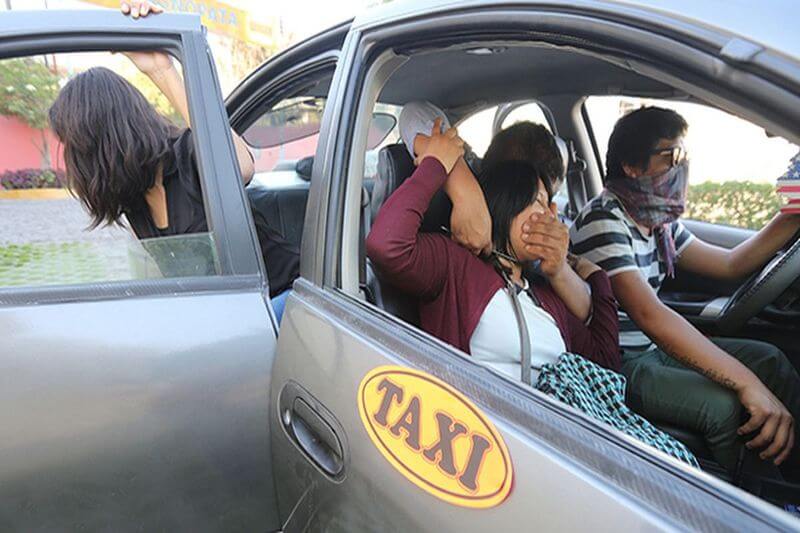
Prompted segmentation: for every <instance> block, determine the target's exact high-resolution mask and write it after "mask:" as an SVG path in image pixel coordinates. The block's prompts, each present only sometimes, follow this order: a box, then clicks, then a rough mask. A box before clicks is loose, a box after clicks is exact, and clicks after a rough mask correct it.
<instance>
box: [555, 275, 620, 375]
mask: <svg viewBox="0 0 800 533" xmlns="http://www.w3.org/2000/svg"><path fill="white" fill-rule="evenodd" d="M586 281H587V282H588V283H589V286H590V287H591V289H592V297H591V298H592V318H591V320H590V321H589V323H588V324H585V323H584V322H583V321H581V320H580V319H579V318H578V317H576V316H575V315H573V314H571V313H569V314H568V317H569V318H568V320H567V327H568V328H569V331H568V332H567V335H568V336H569V339H570V343H569V349H570V350H571V351H573V352H575V353H577V354H580V355H583V356H584V357H586V358H588V359H590V360H592V361H594V362H595V363H597V364H599V365H601V366H604V367H606V368H608V369H611V370H614V371H616V372H619V369H620V366H621V364H622V361H621V352H620V347H619V319H618V317H617V301H616V300H615V299H614V292H613V291H612V290H611V283H610V282H609V280H608V276H607V275H606V273H605V272H603V271H602V270H600V269H597V270H593V273H591V274H590V275H589V276H588V278H587V279H586Z"/></svg>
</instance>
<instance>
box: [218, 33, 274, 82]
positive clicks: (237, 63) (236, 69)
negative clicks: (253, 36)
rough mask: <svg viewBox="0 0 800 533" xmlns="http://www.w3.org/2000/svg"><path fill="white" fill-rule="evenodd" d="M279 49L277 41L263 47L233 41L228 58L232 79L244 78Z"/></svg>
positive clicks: (236, 40)
mask: <svg viewBox="0 0 800 533" xmlns="http://www.w3.org/2000/svg"><path fill="white" fill-rule="evenodd" d="M281 48H282V46H281V45H280V44H279V43H277V41H276V42H274V43H273V44H272V45H270V46H265V45H261V44H256V43H250V42H245V41H240V40H238V39H235V40H234V41H233V43H232V45H231V58H230V59H231V68H232V69H233V75H234V77H235V78H236V79H237V80H238V79H242V78H244V77H245V76H247V75H248V74H250V73H251V72H252V71H254V70H255V69H256V67H258V66H259V65H261V64H262V63H263V62H264V61H266V60H267V59H269V58H270V57H271V56H273V55H274V54H276V53H277V52H278V50H280V49H281ZM218 59H221V58H218Z"/></svg>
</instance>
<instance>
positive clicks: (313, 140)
mask: <svg viewBox="0 0 800 533" xmlns="http://www.w3.org/2000/svg"><path fill="white" fill-rule="evenodd" d="M318 141H319V134H318V133H317V134H314V135H311V136H309V137H306V138H304V139H299V140H297V141H294V142H290V143H286V144H283V145H281V146H275V147H274V148H267V149H264V150H253V157H254V159H255V161H256V172H269V171H270V170H272V169H273V168H275V165H276V164H278V162H279V161H284V160H286V159H302V158H304V157H308V156H310V155H314V153H315V152H316V151H317V142H318Z"/></svg>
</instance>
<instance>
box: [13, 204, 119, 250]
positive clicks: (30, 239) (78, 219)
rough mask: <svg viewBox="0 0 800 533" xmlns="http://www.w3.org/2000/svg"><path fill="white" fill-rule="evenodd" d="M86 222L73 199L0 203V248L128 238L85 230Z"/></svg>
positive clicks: (112, 230) (104, 230)
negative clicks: (17, 245)
mask: <svg viewBox="0 0 800 533" xmlns="http://www.w3.org/2000/svg"><path fill="white" fill-rule="evenodd" d="M89 222H90V219H89V216H88V215H87V214H86V212H85V211H84V210H83V208H81V206H80V204H79V203H78V201H77V200H73V199H65V200H0V246H3V245H6V244H27V243H34V242H51V243H52V242H75V241H82V242H94V243H98V242H104V241H118V240H120V239H132V238H133V237H131V236H130V234H129V233H128V232H127V231H126V230H124V229H122V228H117V227H110V228H98V229H94V230H90V231H87V230H86V227H87V226H88V225H89Z"/></svg>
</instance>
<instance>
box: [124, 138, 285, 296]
mask: <svg viewBox="0 0 800 533" xmlns="http://www.w3.org/2000/svg"><path fill="white" fill-rule="evenodd" d="M171 141H172V142H171V145H172V150H171V151H170V153H169V154H168V156H167V159H166V161H165V162H164V166H163V181H164V190H165V191H166V196H167V215H168V219H169V224H168V226H167V227H166V228H159V227H157V226H156V224H155V222H154V221H153V217H152V215H151V214H150V209H149V208H148V206H147V203H146V202H145V200H144V198H142V201H141V204H140V205H138V206H134V207H132V208H130V209H128V210H127V211H126V212H125V215H126V217H127V219H128V222H129V224H130V225H131V228H132V229H133V231H134V233H136V236H137V237H138V238H139V239H150V238H153V237H168V236H173V235H187V234H192V233H205V232H207V231H208V224H207V222H206V214H205V208H204V206H203V193H202V190H201V188H200V179H199V173H198V171H197V161H196V159H195V154H194V142H193V139H192V132H191V130H189V129H186V130H184V131H183V132H181V133H180V134H179V135H178V136H177V137H175V138H173V139H171ZM250 209H251V211H252V213H253V221H254V222H255V226H256V234H257V235H258V242H259V245H260V246H261V254H262V255H263V257H264V264H265V265H266V267H267V275H268V277H269V292H270V296H275V295H277V294H280V293H281V292H283V291H285V290H286V289H289V288H291V286H292V282H293V281H294V280H295V278H297V277H298V276H299V275H300V251H299V250H298V249H297V248H296V247H295V246H294V245H292V244H291V243H290V242H288V241H287V240H286V239H285V238H284V237H283V235H281V234H280V233H279V232H278V231H276V230H275V229H273V228H271V227H270V226H269V224H268V223H267V220H266V218H265V217H264V215H262V214H261V213H259V212H258V211H257V210H255V209H253V206H252V204H251V205H250ZM172 255H173V256H174V255H175V254H172ZM156 261H157V263H159V268H161V269H162V271H163V270H165V269H166V270H172V267H171V266H169V265H166V264H164V263H163V262H161V261H159V260H158V258H156ZM211 273H213V272H206V273H205V274H211ZM164 274H165V275H168V274H167V273H166V272H165V273H164ZM201 274H202V273H201Z"/></svg>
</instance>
